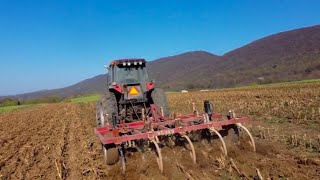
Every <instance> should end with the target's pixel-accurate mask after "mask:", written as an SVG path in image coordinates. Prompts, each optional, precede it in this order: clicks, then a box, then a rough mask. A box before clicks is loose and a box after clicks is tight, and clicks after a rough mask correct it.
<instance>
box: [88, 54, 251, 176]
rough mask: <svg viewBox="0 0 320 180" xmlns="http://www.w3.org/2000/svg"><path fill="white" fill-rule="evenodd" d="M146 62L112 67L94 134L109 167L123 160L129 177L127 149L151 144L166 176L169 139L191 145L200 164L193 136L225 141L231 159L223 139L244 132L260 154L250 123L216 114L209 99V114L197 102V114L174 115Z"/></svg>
mask: <svg viewBox="0 0 320 180" xmlns="http://www.w3.org/2000/svg"><path fill="white" fill-rule="evenodd" d="M146 64H147V61H146V60H145V59H142V58H134V59H133V58H130V59H119V60H114V61H112V62H111V63H110V65H109V66H108V67H106V69H107V70H108V73H107V86H108V89H107V90H106V92H105V94H104V95H103V96H102V97H101V99H100V100H99V101H98V102H97V104H96V123H97V127H96V128H95V129H94V132H95V134H96V136H97V137H98V138H99V140H100V142H101V144H102V155H103V157H104V161H105V162H106V164H107V165H114V164H116V163H117V162H118V161H119V159H120V158H121V164H122V173H123V174H124V173H125V169H126V162H127V161H126V156H125V152H126V150H128V149H132V148H137V149H143V148H144V147H145V146H149V147H148V149H153V150H154V152H155V154H156V156H157V163H158V166H159V169H160V171H161V172H163V162H162V155H161V148H162V147H164V146H165V144H167V142H168V141H169V142H171V144H173V145H174V144H175V143H176V144H177V141H179V143H178V144H180V143H181V142H183V143H185V144H188V145H187V146H186V147H189V148H188V150H189V151H190V154H191V156H192V161H193V163H196V153H195V147H194V146H193V142H194V141H195V140H194V139H193V138H192V135H193V134H195V133H199V132H200V133H202V132H204V131H206V132H210V134H211V133H212V134H216V135H217V136H218V137H219V139H220V141H221V143H222V147H223V148H222V150H223V153H224V155H225V156H227V148H226V145H225V142H224V140H223V136H224V135H225V134H226V135H228V136H231V135H232V136H234V137H236V139H238V138H239V136H240V133H239V131H240V130H241V129H242V130H244V132H246V133H247V134H248V135H249V137H250V145H251V146H252V147H253V151H255V143H254V139H253V137H252V135H251V134H250V132H249V131H248V129H247V128H245V127H244V126H243V125H242V123H246V122H249V121H250V119H249V118H246V117H239V116H236V115H235V113H234V111H229V113H228V114H227V115H226V116H223V115H222V114H220V113H216V112H214V110H213V104H212V103H211V102H210V101H209V100H206V101H204V106H203V109H204V112H203V113H199V112H198V111H197V110H196V108H195V106H194V104H193V113H192V114H189V115H178V116H177V115H176V114H173V115H172V114H171V115H170V112H169V108H168V103H167V99H166V95H165V93H164V91H163V90H162V89H160V88H156V86H155V81H154V80H150V79H149V77H148V73H147V69H146ZM225 132H227V133H225ZM160 144H162V145H160ZM150 147H151V148H150ZM142 152H143V151H142Z"/></svg>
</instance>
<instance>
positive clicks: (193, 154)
mask: <svg viewBox="0 0 320 180" xmlns="http://www.w3.org/2000/svg"><path fill="white" fill-rule="evenodd" d="M182 137H184V138H186V139H187V141H188V143H189V144H190V148H191V152H190V155H191V158H192V160H193V163H194V164H196V162H197V157H196V152H195V150H194V146H193V143H192V141H191V140H190V138H189V137H188V136H187V135H183V136H182Z"/></svg>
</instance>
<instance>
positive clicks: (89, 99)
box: [71, 95, 100, 103]
mask: <svg viewBox="0 0 320 180" xmlns="http://www.w3.org/2000/svg"><path fill="white" fill-rule="evenodd" d="M99 99H100V95H90V96H83V97H78V98H73V99H71V102H74V103H80V102H94V101H98V100H99Z"/></svg>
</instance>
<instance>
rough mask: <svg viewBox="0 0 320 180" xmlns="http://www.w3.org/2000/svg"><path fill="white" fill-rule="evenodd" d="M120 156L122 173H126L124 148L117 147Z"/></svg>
mask: <svg viewBox="0 0 320 180" xmlns="http://www.w3.org/2000/svg"><path fill="white" fill-rule="evenodd" d="M119 152H120V157H121V165H122V175H125V174H126V157H125V156H124V148H123V147H120V148H119Z"/></svg>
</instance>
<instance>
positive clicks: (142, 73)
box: [109, 59, 149, 85]
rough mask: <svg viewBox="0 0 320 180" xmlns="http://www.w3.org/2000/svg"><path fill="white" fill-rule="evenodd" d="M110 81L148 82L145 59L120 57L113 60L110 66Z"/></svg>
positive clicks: (119, 82) (121, 82)
mask: <svg viewBox="0 0 320 180" xmlns="http://www.w3.org/2000/svg"><path fill="white" fill-rule="evenodd" d="M109 68H110V73H109V75H110V76H111V77H110V78H111V79H110V80H111V81H110V82H111V83H116V84H119V85H120V84H136V83H142V82H148V81H149V78H148V73H147V70H146V61H145V59H120V60H115V61H112V62H111V64H110V66H109Z"/></svg>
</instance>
